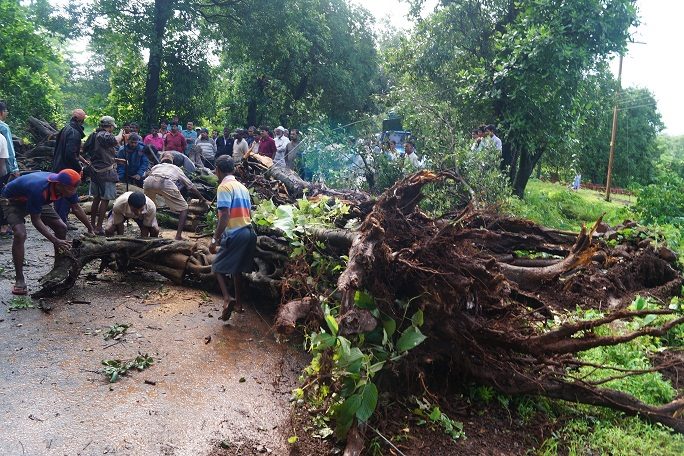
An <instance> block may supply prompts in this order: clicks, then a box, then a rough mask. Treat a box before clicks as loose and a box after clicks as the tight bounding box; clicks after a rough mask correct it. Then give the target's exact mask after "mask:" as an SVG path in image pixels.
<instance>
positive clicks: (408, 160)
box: [404, 141, 423, 169]
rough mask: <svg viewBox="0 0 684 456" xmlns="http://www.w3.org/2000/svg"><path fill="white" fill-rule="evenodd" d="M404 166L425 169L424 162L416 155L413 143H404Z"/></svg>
mask: <svg viewBox="0 0 684 456" xmlns="http://www.w3.org/2000/svg"><path fill="white" fill-rule="evenodd" d="M404 164H409V165H410V166H412V167H413V168H416V169H420V168H422V167H423V162H421V160H420V158H419V157H418V154H417V153H416V146H415V145H414V144H413V143H412V142H411V141H407V142H406V143H404Z"/></svg>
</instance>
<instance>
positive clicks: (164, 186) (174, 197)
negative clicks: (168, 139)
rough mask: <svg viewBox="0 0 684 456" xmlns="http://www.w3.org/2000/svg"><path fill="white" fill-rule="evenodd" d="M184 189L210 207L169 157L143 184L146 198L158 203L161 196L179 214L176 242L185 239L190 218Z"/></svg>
mask: <svg viewBox="0 0 684 456" xmlns="http://www.w3.org/2000/svg"><path fill="white" fill-rule="evenodd" d="M182 188H187V190H188V191H189V192H190V193H192V194H193V195H195V196H197V198H199V200H200V201H201V202H202V203H204V204H205V205H207V206H208V205H209V201H207V200H206V199H205V198H204V196H202V194H201V193H200V192H199V191H198V190H197V189H196V188H195V186H194V185H193V184H192V182H191V181H190V179H188V178H187V177H186V176H185V173H183V170H182V169H180V168H179V167H178V166H176V165H174V164H173V159H172V158H171V156H169V155H164V157H163V158H162V162H161V163H160V164H158V165H156V166H153V167H152V169H151V170H150V173H149V175H148V176H147V179H145V182H144V183H143V189H144V190H145V196H147V197H148V198H150V199H151V200H152V201H156V197H157V196H160V197H161V198H162V199H163V200H164V203H166V205H167V206H168V208H169V209H170V210H171V211H172V212H175V213H177V214H178V230H177V231H176V240H179V241H180V240H181V239H183V237H182V236H181V234H182V233H183V228H184V227H185V220H186V219H187V216H188V203H187V201H185V199H184V198H183V195H182V194H181V189H182Z"/></svg>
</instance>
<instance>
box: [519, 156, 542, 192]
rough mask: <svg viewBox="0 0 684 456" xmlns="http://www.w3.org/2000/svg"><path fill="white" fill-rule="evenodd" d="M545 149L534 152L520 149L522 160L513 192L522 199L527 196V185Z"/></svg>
mask: <svg viewBox="0 0 684 456" xmlns="http://www.w3.org/2000/svg"><path fill="white" fill-rule="evenodd" d="M542 153H543V151H542V150H538V151H537V152H536V153H532V152H530V151H529V150H527V149H523V150H521V151H520V161H519V163H518V168H517V171H516V173H515V180H513V194H514V195H515V196H517V197H518V198H520V199H522V198H524V197H525V187H527V182H528V181H529V180H530V176H532V172H533V171H534V167H535V165H536V164H537V162H538V161H539V159H540V158H541V156H542Z"/></svg>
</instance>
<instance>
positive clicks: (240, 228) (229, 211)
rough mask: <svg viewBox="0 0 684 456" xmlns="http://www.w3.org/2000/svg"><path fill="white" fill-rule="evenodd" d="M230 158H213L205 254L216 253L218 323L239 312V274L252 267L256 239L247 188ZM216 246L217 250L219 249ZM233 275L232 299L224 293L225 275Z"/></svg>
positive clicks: (240, 278) (225, 285) (213, 264)
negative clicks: (210, 229) (213, 219)
mask: <svg viewBox="0 0 684 456" xmlns="http://www.w3.org/2000/svg"><path fill="white" fill-rule="evenodd" d="M234 169H235V163H234V162H233V158H232V157H229V156H227V155H223V156H221V157H219V158H217V159H216V170H215V171H214V172H215V173H216V176H217V177H218V178H219V182H220V183H219V186H218V189H217V190H216V208H217V210H218V217H217V219H218V220H217V223H216V232H214V237H213V238H212V239H211V245H210V246H209V251H210V252H211V253H216V251H217V250H218V254H217V255H216V256H215V257H214V261H213V262H212V266H211V270H212V272H213V273H214V274H215V275H216V280H218V284H219V287H220V288H221V294H222V295H223V312H222V313H221V316H220V317H219V319H220V320H223V321H227V320H228V319H229V318H230V315H231V313H232V312H233V309H234V308H235V306H236V305H237V307H238V309H239V310H242V309H243V307H242V302H240V294H241V287H242V273H243V272H249V271H250V270H251V268H252V261H253V259H254V252H255V250H256V240H257V236H256V233H255V232H254V228H252V217H251V215H250V209H251V208H252V202H251V200H250V197H249V191H247V188H246V187H245V186H244V185H242V184H241V183H240V182H238V181H237V180H236V179H235V176H233V171H234ZM219 247H220V250H219ZM228 274H230V275H232V276H233V284H234V285H235V298H233V297H231V296H230V293H228V284H227V283H226V275H228Z"/></svg>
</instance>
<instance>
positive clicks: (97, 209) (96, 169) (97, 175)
mask: <svg viewBox="0 0 684 456" xmlns="http://www.w3.org/2000/svg"><path fill="white" fill-rule="evenodd" d="M114 128H116V123H115V122H114V118H113V117H110V116H104V117H102V119H100V129H99V131H98V132H97V133H96V135H95V137H94V140H92V143H89V141H86V145H89V144H92V146H89V149H91V150H90V153H91V157H92V158H91V159H90V169H91V171H90V194H91V195H93V205H92V208H91V212H90V221H91V223H92V224H93V225H94V226H95V232H96V233H97V234H99V235H104V230H103V229H102V224H103V223H104V220H105V215H106V214H107V207H108V206H109V201H110V200H114V199H116V183H117V182H118V180H119V176H118V174H117V171H116V164H117V163H118V162H119V161H121V162H123V163H126V160H120V159H117V158H116V149H117V146H118V144H119V140H118V139H117V137H115V136H114V135H113V134H112V131H113V129H114ZM84 147H85V146H84Z"/></svg>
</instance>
